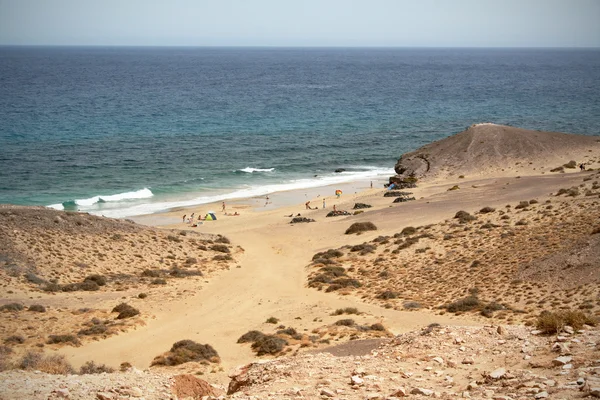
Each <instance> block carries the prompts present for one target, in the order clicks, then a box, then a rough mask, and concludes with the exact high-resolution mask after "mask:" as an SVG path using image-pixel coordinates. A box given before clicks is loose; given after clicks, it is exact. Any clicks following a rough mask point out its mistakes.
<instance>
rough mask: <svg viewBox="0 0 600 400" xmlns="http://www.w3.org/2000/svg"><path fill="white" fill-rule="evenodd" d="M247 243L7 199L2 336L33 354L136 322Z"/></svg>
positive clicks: (0, 222)
mask: <svg viewBox="0 0 600 400" xmlns="http://www.w3.org/2000/svg"><path fill="white" fill-rule="evenodd" d="M239 251H242V250H241V249H239V248H237V247H234V246H232V245H231V244H230V243H229V240H228V239H227V238H225V237H223V236H220V235H211V234H201V233H196V232H191V231H178V230H164V229H163V230H161V229H155V228H149V227H145V226H142V225H138V224H135V223H133V222H131V221H127V220H115V219H110V218H104V217H97V216H93V215H89V214H85V213H76V212H64V211H56V210H52V209H47V208H44V207H20V206H10V205H0V338H1V340H3V341H4V343H13V344H16V345H18V346H17V347H18V349H17V350H18V351H19V352H24V351H26V350H27V349H31V348H36V347H41V346H45V345H48V344H50V345H51V348H56V347H58V346H64V345H72V346H78V345H79V344H81V343H85V342H86V341H88V340H100V339H103V338H106V337H108V336H111V335H114V334H117V333H119V332H120V331H125V330H128V329H130V328H131V327H134V326H136V325H140V324H144V320H145V319H146V318H148V317H151V315H152V309H153V308H154V307H156V306H157V305H158V304H161V302H164V301H165V300H167V299H169V298H173V297H176V296H181V291H182V290H183V289H181V287H182V285H185V283H186V282H187V281H192V280H193V281H196V282H197V283H196V286H200V284H201V283H200V282H203V281H205V280H207V279H210V278H211V277H212V276H213V275H214V274H215V273H216V272H218V271H220V270H223V269H228V268H230V266H235V265H236V262H235V260H234V258H233V257H232V256H235V253H236V252H239ZM121 303H123V304H127V306H129V307H125V306H121V308H115V307H116V306H118V305H119V304H121ZM118 310H120V311H118ZM123 310H125V312H124V313H122V312H121V311H123Z"/></svg>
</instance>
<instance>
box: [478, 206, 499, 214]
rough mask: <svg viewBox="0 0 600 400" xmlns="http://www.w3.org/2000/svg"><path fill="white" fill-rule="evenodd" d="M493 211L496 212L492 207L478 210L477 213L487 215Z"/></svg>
mask: <svg viewBox="0 0 600 400" xmlns="http://www.w3.org/2000/svg"><path fill="white" fill-rule="evenodd" d="M494 211H496V209H495V208H492V207H483V208H482V209H481V210H479V212H480V213H482V214H488V213H491V212H494Z"/></svg>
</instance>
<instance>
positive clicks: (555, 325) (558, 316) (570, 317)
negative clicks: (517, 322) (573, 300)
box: [536, 310, 597, 334]
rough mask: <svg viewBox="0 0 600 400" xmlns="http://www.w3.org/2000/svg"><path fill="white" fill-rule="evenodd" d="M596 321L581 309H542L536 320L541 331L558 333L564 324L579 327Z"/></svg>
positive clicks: (574, 327)
mask: <svg viewBox="0 0 600 400" xmlns="http://www.w3.org/2000/svg"><path fill="white" fill-rule="evenodd" d="M596 323H597V321H596V320H595V319H594V318H593V317H591V316H590V315H587V314H584V313H583V312H581V311H571V310H565V311H554V312H550V311H544V312H542V313H541V314H540V316H539V317H538V319H537V321H536V327H537V329H539V330H541V331H542V332H543V333H548V334H550V333H559V332H560V331H561V330H562V329H563V328H564V327H565V326H567V325H568V326H570V327H572V328H573V329H581V328H582V327H583V325H584V324H587V325H592V326H593V325H596Z"/></svg>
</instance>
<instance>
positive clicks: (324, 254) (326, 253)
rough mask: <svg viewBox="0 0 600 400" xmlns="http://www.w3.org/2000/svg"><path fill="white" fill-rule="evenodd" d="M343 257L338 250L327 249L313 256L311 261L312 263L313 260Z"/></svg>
mask: <svg viewBox="0 0 600 400" xmlns="http://www.w3.org/2000/svg"><path fill="white" fill-rule="evenodd" d="M343 255H344V253H343V252H341V251H340V250H334V249H329V250H327V251H322V252H320V253H317V254H315V255H314V256H313V258H312V259H313V261H314V260H318V259H321V258H324V259H330V258H338V257H341V256H343Z"/></svg>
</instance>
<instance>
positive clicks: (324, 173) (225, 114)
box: [0, 47, 600, 217]
mask: <svg viewBox="0 0 600 400" xmlns="http://www.w3.org/2000/svg"><path fill="white" fill-rule="evenodd" d="M478 122H494V123H499V124H509V125H513V126H519V127H523V128H529V129H539V130H551V131H562V132H571V133H581V134H589V135H600V49H577V50H566V49H562V50H561V49H392V48H372V49H358V48H129V47H0V203H13V204H25V205H52V206H53V207H56V208H66V209H80V210H82V211H88V212H92V213H98V214H104V215H107V216H115V217H125V216H130V215H137V214H144V213H151V212H156V211H160V210H164V209H167V208H170V207H174V206H179V205H191V204H202V203H206V202H211V201H218V200H220V199H228V198H234V197H242V196H244V197H247V196H258V195H265V194H267V193H270V192H274V191H279V190H286V189H293V188H307V187H316V186H324V185H328V184H332V183H337V182H344V181H355V180H360V179H364V180H369V179H373V178H376V177H380V178H381V177H382V176H388V175H390V174H391V173H392V172H393V166H394V163H395V162H396V160H397V159H398V158H399V157H400V155H401V154H402V153H404V152H407V151H410V150H414V149H416V148H418V147H419V146H422V145H423V144H426V143H429V142H431V141H434V140H437V139H441V138H444V137H447V136H449V135H452V134H454V133H457V132H460V131H462V130H464V129H465V128H466V127H467V126H469V125H471V124H473V123H478ZM337 168H344V169H346V171H345V172H343V173H337V174H336V173H334V170H335V169H337Z"/></svg>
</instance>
